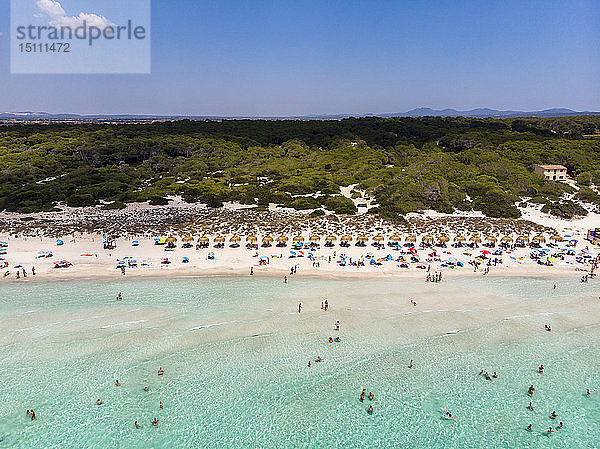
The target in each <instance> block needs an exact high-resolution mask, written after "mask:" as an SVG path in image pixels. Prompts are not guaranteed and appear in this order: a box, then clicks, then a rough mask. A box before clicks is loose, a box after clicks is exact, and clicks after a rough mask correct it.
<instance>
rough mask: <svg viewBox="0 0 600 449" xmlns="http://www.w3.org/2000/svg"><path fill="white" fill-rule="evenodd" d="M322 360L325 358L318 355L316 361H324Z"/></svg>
mask: <svg viewBox="0 0 600 449" xmlns="http://www.w3.org/2000/svg"><path fill="white" fill-rule="evenodd" d="M322 361H323V359H322V358H321V356H318V357H317V358H316V360H315V362H322Z"/></svg>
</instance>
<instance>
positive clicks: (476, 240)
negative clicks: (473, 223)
mask: <svg viewBox="0 0 600 449" xmlns="http://www.w3.org/2000/svg"><path fill="white" fill-rule="evenodd" d="M470 240H471V241H472V242H473V243H481V238H479V236H477V235H474V236H473V237H471V239H470Z"/></svg>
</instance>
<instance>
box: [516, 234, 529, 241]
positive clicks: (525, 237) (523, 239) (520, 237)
mask: <svg viewBox="0 0 600 449" xmlns="http://www.w3.org/2000/svg"><path fill="white" fill-rule="evenodd" d="M528 241H529V237H528V236H526V235H520V236H518V237H517V242H521V243H527V242H528Z"/></svg>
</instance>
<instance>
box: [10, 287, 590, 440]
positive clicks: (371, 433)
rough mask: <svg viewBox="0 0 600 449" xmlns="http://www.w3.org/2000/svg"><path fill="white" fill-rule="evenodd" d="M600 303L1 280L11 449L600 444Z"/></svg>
mask: <svg viewBox="0 0 600 449" xmlns="http://www.w3.org/2000/svg"><path fill="white" fill-rule="evenodd" d="M553 283H557V284H558V288H557V289H556V290H553V289H552V284H553ZM119 291H120V292H122V293H123V297H124V300H123V301H122V302H117V301H115V297H116V294H117V293H118V292H119ZM599 295H600V289H599V288H598V284H594V283H589V284H580V283H579V282H578V278H573V279H559V280H558V281H557V280H550V279H524V278H484V277H482V278H475V279H456V280H453V279H448V280H446V281H444V282H443V283H441V284H436V285H433V284H425V283H424V282H422V281H421V280H393V281H391V280H390V281H381V280H379V281H377V280H364V281H359V280H316V279H292V280H291V282H290V283H289V284H283V283H282V282H281V280H280V279H270V278H229V277H220V278H219V277H215V278H185V279H170V280H122V281H120V282H115V281H111V282H108V281H102V282H97V281H80V282H66V281H65V282H29V283H25V282H23V283H11V284H8V283H7V284H0V331H1V332H0V358H1V363H2V365H1V366H2V371H1V372H2V383H0V435H1V436H4V441H2V442H1V443H0V445H1V446H0V447H35V448H40V447H67V448H87V447H90V448H91V447H94V448H96V447H97V448H105V447H127V448H137V447H139V448H151V447H154V448H173V447H215V448H216V447H219V448H229V447H235V448H243V447H260V448H288V447H291V448H293V447H319V448H325V447H326V448H333V447H344V448H352V447H410V448H425V447H426V448H480V447H481V448H534V447H535V448H556V447H569V448H595V447H600V391H599V392H597V393H596V394H594V395H592V396H590V397H586V396H585V390H586V388H594V387H596V388H599V389H600V374H599V369H600V345H599V343H600V325H599V323H600V312H599V311H600V304H599V301H598V296H599ZM325 298H327V299H328V301H329V303H330V310H329V311H328V312H323V311H321V310H320V302H321V301H322V300H324V299H325ZM409 299H415V300H417V302H418V306H417V307H412V306H410V305H409V303H408V301H409ZM298 302H302V304H303V311H302V313H301V314H298V313H297V304H298ZM336 320H340V321H341V323H342V326H341V330H340V332H335V331H334V330H333V324H334V322H335V321H336ZM546 323H548V324H551V325H552V328H553V330H552V332H546V331H544V329H543V325H544V324H546ZM456 330H458V331H459V332H458V333H447V332H455V331H456ZM337 335H339V336H340V337H341V338H342V342H341V343H334V344H330V343H328V337H329V336H334V337H335V336H337ZM317 356H321V357H323V359H324V361H323V362H321V363H313V366H312V367H310V368H309V367H308V366H307V362H308V361H309V360H313V361H314V359H315V358H316V357H317ZM410 359H413V360H414V362H415V366H414V368H412V369H409V368H408V367H407V365H408V361H409V360H410ZM540 363H543V364H544V366H545V367H546V370H545V372H544V373H543V374H539V373H538V372H537V367H538V366H539V364H540ZM159 367H162V368H163V369H164V370H165V375H164V376H162V377H158V376H157V370H158V368H159ZM481 369H484V370H487V371H489V372H490V373H492V372H493V371H497V372H498V373H499V375H500V376H499V378H498V379H494V380H492V381H486V380H485V379H484V378H483V377H481V376H478V373H479V371H480V370H481ZM116 379H118V380H119V381H120V382H121V386H120V387H116V386H115V385H114V382H115V380H116ZM531 384H533V385H534V386H535V388H536V390H537V391H536V393H535V394H534V396H533V403H534V406H535V407H536V410H535V411H533V412H532V411H530V410H528V409H527V408H526V406H527V404H528V403H529V401H530V398H529V396H528V395H527V387H528V386H529V385H531ZM144 386H149V391H148V392H145V391H143V387H144ZM362 388H367V391H373V392H374V394H375V400H374V401H373V402H370V401H368V400H366V401H365V402H364V403H361V402H360V401H359V394H360V391H361V389H362ZM98 398H100V399H102V401H104V404H103V405H101V406H97V405H96V403H95V401H96V399H98ZM160 401H162V402H163V403H164V408H163V409H160V408H159V402H160ZM369 404H372V405H373V408H374V413H373V414H372V415H369V414H368V413H367V411H366V409H367V407H368V405H369ZM443 407H448V408H449V409H450V410H451V411H452V413H453V414H454V415H455V416H456V418H455V419H454V420H445V419H443V417H442V413H441V410H442V409H443ZM31 408H32V409H34V410H35V411H36V414H37V419H36V420H35V421H31V420H29V419H28V418H27V417H26V416H25V411H26V410H27V409H31ZM553 410H556V411H557V413H558V414H559V418H558V419H557V420H551V419H549V414H550V413H551V412H552V411H553ZM155 417H156V418H158V419H159V420H160V421H159V425H158V426H157V427H153V426H152V425H151V424H150V421H151V420H152V419H154V418H155ZM135 420H138V421H139V422H140V424H142V425H143V428H141V429H135V427H134V425H133V423H134V421H135ZM558 421H563V422H564V427H563V429H562V430H561V431H560V433H555V434H552V435H550V436H547V435H546V434H545V432H544V430H546V429H547V428H548V426H553V427H555V426H556V425H558ZM530 423H531V424H532V425H533V432H528V431H526V430H525V427H526V426H527V425H528V424H530Z"/></svg>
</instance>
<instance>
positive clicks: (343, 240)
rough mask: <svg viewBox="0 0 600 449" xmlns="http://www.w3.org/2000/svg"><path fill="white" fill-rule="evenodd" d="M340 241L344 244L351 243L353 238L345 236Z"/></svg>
mask: <svg viewBox="0 0 600 449" xmlns="http://www.w3.org/2000/svg"><path fill="white" fill-rule="evenodd" d="M340 240H341V241H342V242H350V241H352V236H351V235H343V236H342V238H341V239H340Z"/></svg>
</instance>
